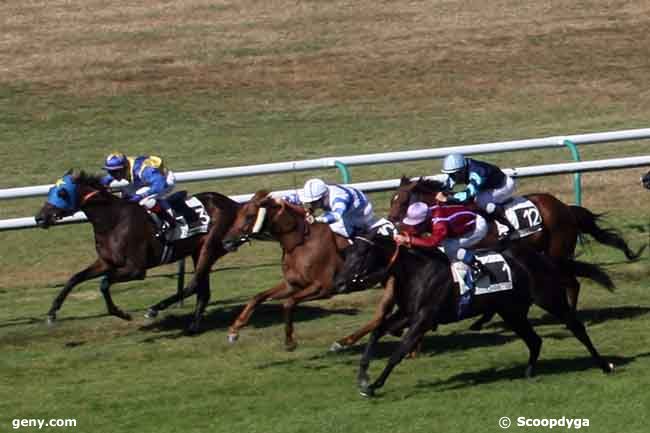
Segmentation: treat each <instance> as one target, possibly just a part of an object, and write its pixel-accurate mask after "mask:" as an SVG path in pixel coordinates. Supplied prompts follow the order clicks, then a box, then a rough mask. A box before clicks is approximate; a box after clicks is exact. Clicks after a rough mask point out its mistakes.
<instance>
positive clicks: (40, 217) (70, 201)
mask: <svg viewBox="0 0 650 433" xmlns="http://www.w3.org/2000/svg"><path fill="white" fill-rule="evenodd" d="M103 191H105V189H104V188H103V187H102V185H101V183H100V182H99V179H98V178H96V177H92V176H88V175H86V174H85V173H84V172H81V173H73V171H72V170H69V171H68V172H67V173H66V174H65V175H64V176H63V177H62V178H61V179H59V180H57V181H56V183H55V184H54V186H53V187H52V188H50V191H49V192H48V194H47V200H46V202H45V204H44V205H43V207H42V208H41V210H40V211H39V212H38V214H37V215H36V216H35V217H34V219H35V220H36V224H38V225H39V226H41V227H43V228H48V227H49V226H50V225H52V224H53V223H54V222H56V221H58V220H60V219H61V218H64V217H67V216H70V215H72V214H74V213H75V212H77V211H78V210H79V209H80V208H81V207H82V206H83V205H84V204H85V203H87V202H88V200H90V199H91V198H92V197H94V196H96V195H98V194H99V193H100V192H103Z"/></svg>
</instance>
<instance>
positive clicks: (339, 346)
mask: <svg viewBox="0 0 650 433" xmlns="http://www.w3.org/2000/svg"><path fill="white" fill-rule="evenodd" d="M345 349H347V346H344V345H342V344H341V343H339V342H338V341H335V342H334V343H332V345H331V346H330V352H336V353H338V352H343V351H344V350H345Z"/></svg>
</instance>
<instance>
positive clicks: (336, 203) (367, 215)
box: [283, 179, 376, 238]
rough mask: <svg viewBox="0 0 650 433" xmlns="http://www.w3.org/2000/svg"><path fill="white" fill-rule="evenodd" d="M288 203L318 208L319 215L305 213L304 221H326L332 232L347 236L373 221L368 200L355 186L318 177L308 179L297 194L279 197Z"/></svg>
mask: <svg viewBox="0 0 650 433" xmlns="http://www.w3.org/2000/svg"><path fill="white" fill-rule="evenodd" d="M283 199H284V200H286V201H288V202H289V203H292V204H297V205H302V206H304V207H306V208H309V209H311V210H316V209H322V210H323V211H324V212H323V214H322V215H320V216H317V217H314V216H313V215H312V214H311V213H310V214H308V215H307V222H309V223H310V224H313V223H314V222H320V223H325V224H329V225H330V228H331V229H332V231H333V232H334V233H337V234H339V235H341V236H343V237H346V238H350V237H352V236H354V235H355V234H356V233H357V232H359V231H365V230H369V229H370V227H371V226H372V225H373V224H374V223H375V222H376V219H375V216H374V213H373V211H372V204H371V203H370V201H369V200H368V198H367V197H366V195H365V194H364V193H363V192H361V191H359V190H358V189H356V188H352V187H349V186H343V185H328V184H326V183H325V182H323V181H322V180H321V179H309V180H308V181H307V182H305V186H304V188H303V189H302V190H301V191H299V193H298V194H292V195H290V196H286V197H283Z"/></svg>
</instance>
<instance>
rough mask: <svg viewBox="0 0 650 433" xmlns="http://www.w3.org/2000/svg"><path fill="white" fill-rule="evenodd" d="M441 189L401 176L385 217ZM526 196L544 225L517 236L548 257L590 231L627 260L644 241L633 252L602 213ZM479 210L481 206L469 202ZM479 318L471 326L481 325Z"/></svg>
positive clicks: (574, 295)
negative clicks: (604, 225) (607, 226)
mask: <svg viewBox="0 0 650 433" xmlns="http://www.w3.org/2000/svg"><path fill="white" fill-rule="evenodd" d="M441 191H444V185H443V184H442V183H441V182H438V181H435V180H429V179H424V178H419V179H418V180H416V181H411V180H410V179H409V178H407V177H402V180H401V182H400V186H399V188H398V190H397V192H396V193H395V195H394V196H393V197H392V199H391V203H390V211H389V214H388V219H389V220H391V221H393V222H397V221H400V220H401V219H402V218H403V217H404V215H405V214H406V209H407V208H408V206H409V204H410V203H413V202H414V201H422V202H425V203H427V204H429V205H433V204H435V203H436V195H437V194H438V193H439V192H441ZM524 197H525V198H527V199H528V200H530V201H531V202H533V204H535V206H537V209H538V210H539V212H540V216H541V219H542V223H543V229H542V230H541V231H539V232H537V233H534V234H532V235H529V236H527V237H524V238H522V239H521V240H517V242H521V243H523V244H525V245H527V246H529V247H531V248H533V249H534V250H536V251H538V252H542V253H545V254H547V255H548V256H550V257H559V258H571V257H573V255H574V253H575V248H576V244H577V242H578V238H579V236H580V235H582V234H588V235H591V236H592V237H593V238H594V239H596V240H597V241H598V242H600V243H602V244H605V245H609V246H611V247H613V248H616V249H618V250H620V251H622V252H623V253H624V254H625V257H626V258H627V259H628V260H636V259H637V258H638V257H639V256H640V255H641V253H642V252H643V249H644V248H645V245H644V246H642V247H641V248H640V249H639V251H637V252H636V253H635V252H633V251H632V250H630V248H629V247H628V245H627V243H626V242H625V240H624V239H623V238H622V237H621V235H620V234H619V233H618V232H617V231H616V230H613V229H604V228H601V227H599V226H598V221H599V219H600V218H601V215H596V214H594V213H592V212H591V211H590V210H588V209H586V208H584V207H581V206H569V205H566V204H564V203H563V202H561V201H560V200H558V199H557V198H555V197H554V196H552V195H551V194H544V193H541V194H527V195H524ZM472 205H473V206H474V207H475V208H476V209H477V211H478V212H479V213H482V211H481V210H479V209H478V207H476V205H474V204H472ZM490 225H491V228H490V233H489V234H488V236H487V237H486V239H485V240H484V241H483V242H482V243H481V245H480V246H477V247H478V248H482V247H485V246H486V245H494V244H496V243H497V240H498V237H497V230H496V229H495V227H494V226H495V224H494V223H493V222H492V223H491V224H490ZM579 292H580V285H575V286H571V287H568V293H567V296H568V300H569V305H571V307H572V308H573V309H574V310H575V308H576V307H577V304H578V294H579ZM478 325H479V322H477V324H475V325H473V326H472V329H475V328H478V329H480V326H478Z"/></svg>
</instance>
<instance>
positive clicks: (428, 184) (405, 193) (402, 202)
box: [388, 176, 447, 223]
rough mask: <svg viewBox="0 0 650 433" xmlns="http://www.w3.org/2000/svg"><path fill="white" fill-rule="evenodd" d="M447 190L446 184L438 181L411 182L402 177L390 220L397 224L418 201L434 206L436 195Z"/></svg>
mask: <svg viewBox="0 0 650 433" xmlns="http://www.w3.org/2000/svg"><path fill="white" fill-rule="evenodd" d="M446 189H447V187H446V185H445V183H444V182H442V181H439V180H437V179H426V178H423V177H421V178H419V179H418V180H415V181H411V180H410V179H409V178H408V177H406V176H402V179H401V181H400V185H399V188H398V189H397V191H396V192H395V195H393V198H392V199H391V202H390V209H389V211H388V220H389V221H391V222H393V223H397V222H399V221H401V220H402V218H404V216H405V215H406V210H407V209H408V207H409V205H410V204H412V203H414V202H416V201H423V202H425V203H427V204H428V205H434V204H435V203H436V202H437V200H436V195H437V194H438V193H439V192H441V191H445V190H446Z"/></svg>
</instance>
